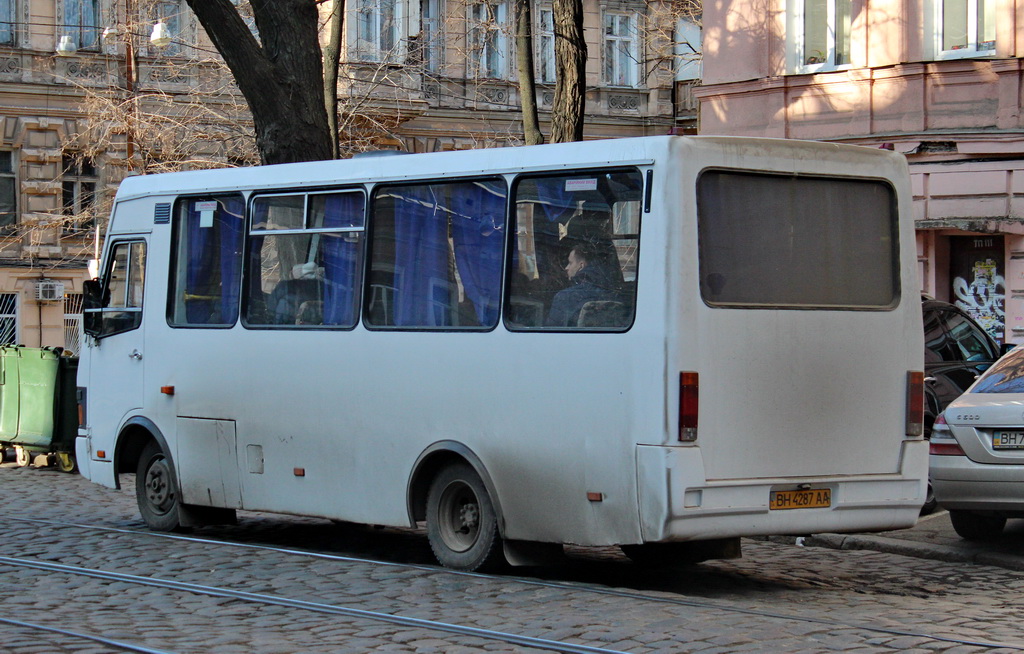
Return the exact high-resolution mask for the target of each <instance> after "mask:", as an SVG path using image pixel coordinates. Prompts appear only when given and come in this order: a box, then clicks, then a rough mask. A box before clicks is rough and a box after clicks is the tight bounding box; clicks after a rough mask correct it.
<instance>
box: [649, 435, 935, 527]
mask: <svg viewBox="0 0 1024 654" xmlns="http://www.w3.org/2000/svg"><path fill="white" fill-rule="evenodd" d="M900 462H901V463H900V469H899V472H896V473H893V474H871V475H844V476H831V477H829V476H821V477H795V478H775V479H739V480H737V479H730V480H713V481H708V480H707V479H705V477H704V463H703V460H702V457H701V453H700V450H699V448H696V447H664V446H643V445H642V446H638V447H637V474H638V483H639V486H640V515H641V532H642V536H643V540H644V542H671V541H690V540H706V539H710V538H730V537H735V536H763V535H773V534H776V535H781V534H795V535H806V534H812V533H824V532H840V533H841V532H858V531H888V530H892V529H903V528H906V527H910V526H913V524H914V523H915V522H916V521H917V518H918V515H919V514H920V510H921V505H922V504H923V503H924V500H925V493H926V490H927V478H928V443H927V442H925V441H904V442H903V447H902V452H901V457H900ZM800 489H804V490H807V491H808V492H811V491H824V490H827V491H828V492H827V493H816V495H817V496H818V501H817V504H819V505H820V506H813V507H806V508H805V507H803V506H800V507H799V508H798V506H796V504H800V502H796V503H794V505H793V506H786V507H781V508H780V507H776V508H773V507H772V506H771V501H772V498H773V496H774V493H775V492H776V491H780V490H785V491H797V490H800ZM825 500H827V505H826V504H825Z"/></svg>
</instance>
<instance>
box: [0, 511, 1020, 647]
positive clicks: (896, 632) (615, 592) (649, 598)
mask: <svg viewBox="0 0 1024 654" xmlns="http://www.w3.org/2000/svg"><path fill="white" fill-rule="evenodd" d="M3 520H5V521H8V522H10V521H17V522H24V523H34V524H39V525H42V526H46V527H47V528H73V529H82V530H92V531H101V532H107V533H118V534H126V535H131V536H141V537H149V538H159V539H168V540H175V541H181V542H189V543H195V544H202V545H213V546H218V547H232V548H238V549H249V550H256V551H265V552H272V553H278V554H284V555H289V556H302V557H308V558H315V559H321V560H329V561H337V562H342V563H358V564H367V565H375V566H386V567H401V568H406V569H410V570H423V571H430V572H436V573H439V574H445V575H454V576H464V577H474V578H481V579H501V580H502V581H505V582H511V583H516V584H523V585H529V586H537V587H544V588H551V589H557V590H564V591H571V592H574V593H589V594H597V595H604V596H613V597H618V598H622V599H628V600H633V601H642V602H651V603H656V604H668V605H675V606H682V607H688V608H697V609H707V610H713V611H715V612H729V613H735V614H743V615H750V616H756V617H759V618H766V619H771V620H786V621H793V622H803V623H811V624H817V625H823V626H830V627H837V628H847V629H855V630H860V631H864V632H867V633H872V634H879V635H885V636H899V637H914V638H923V639H927V640H933V641H936V642H943V643H950V644H953V645H960V646H969V647H984V648H1002V649H1009V650H1017V651H1024V643H1011V642H996V641H988V640H976V639H969V638H960V637H955V636H944V635H938V634H931V633H925V632H921V631H914V630H909V629H897V628H892V627H886V626H880V625H874V624H870V623H862V622H854V621H845V620H834V619H829V618H823V617H814V616H808V615H799V614H793V613H785V612H781V611H771V610H764V609H755V608H746V607H739V606H733V605H729V604H726V603H724V602H716V601H711V600H701V599H692V598H685V597H667V596H665V595H664V594H660V595H650V594H645V593H642V592H637V591H628V590H621V589H615V588H608V587H603V586H599V585H595V584H580V583H571V584H570V583H564V582H558V581H550V580H542V579H534V578H527V577H518V576H510V575H494V574H486V573H479V572H460V571H454V570H450V569H447V568H443V567H440V566H434V565H424V564H415V563H400V562H394V561H385V560H379V559H372V558H365V557H354V556H346V555H340V554H331V553H326V552H318V551H314V550H304V549H296V548H289V547H277V546H272V545H261V544H255V543H239V542H234V541H230V540H222V539H216V538H207V537H199V536H189V535H184V534H169V533H161V532H152V531H146V530H135V529H126V528H119V527H105V526H98V525H87V524H81V523H72V522H58V521H52V520H43V519H38V518H21V517H4V518H3ZM0 564H3V565H16V566H22V567H35V568H36V569H39V570H46V571H50V572H60V573H65V574H76V575H84V576H90V577H94V578H100V579H108V580H111V581H123V582H127V583H135V584H143V585H150V586H157V587H163V588H168V589H172V590H180V591H185V592H192V593H197V594H206V595H214V596H220V597H230V598H233V599H238V600H242V601H250V602H262V603H265V604H276V605H279V606H286V607H290V608H295V609H302V610H310V611H317V612H324V613H334V614H338V615H347V616H349V617H352V618H362V619H369V620H377V621H384V622H390V623H393V624H399V625H403V626H408V627H421V628H424V629H431V630H435V631H444V632H448V633H453V634H458V635H464V636H477V637H480V638H485V639H489V640H501V641H504V642H507V643H510V644H518V645H523V646H527V647H534V648H538V649H546V650H549V651H557V652H573V653H574V652H583V653H587V654H595V653H601V654H606V653H608V652H614V651H615V650H608V649H601V648H592V647H587V646H583V645H574V644H571V643H563V642H560V641H549V640H545V639H539V638H533V637H529V636H518V635H515V634H509V633H505V632H492V631H490V630H486V629H478V628H475V627H465V626H460V625H454V624H448V623H441V622H435V621H430V620H426V621H424V620H419V619H417V618H408V617H404V616H398V615H393V614H388V613H379V612H373V611H364V610H362V609H356V608H352V607H344V606H338V605H331V604H320V603H316V602H306V601H302V600H292V599H289V598H284V597H279V596H274V595H265V594H260V593H249V592H246V591H239V590H233V589H227V588H218V587H214V586H203V585H198V584H189V583H185V582H178V581H173V580H167V579H156V578H149V577H140V576H135V575H126V574H123V573H117V572H106V571H102V570H94V569H88V568H78V567H76V566H66V565H63V564H57V563H50V562H43V561H32V560H28V559H20V558H16V557H7V556H0ZM520 639H522V640H520Z"/></svg>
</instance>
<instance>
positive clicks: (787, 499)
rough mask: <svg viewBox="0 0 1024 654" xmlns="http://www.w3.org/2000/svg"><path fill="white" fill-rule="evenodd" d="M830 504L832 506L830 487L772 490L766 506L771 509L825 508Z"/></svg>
mask: <svg viewBox="0 0 1024 654" xmlns="http://www.w3.org/2000/svg"><path fill="white" fill-rule="evenodd" d="M830 506H832V489H830V488H808V489H807V490H784V491H772V492H771V494H770V495H769V497H768V508H769V509H771V510H772V511H782V510H785V509H823V508H825V509H827V508H828V507H830Z"/></svg>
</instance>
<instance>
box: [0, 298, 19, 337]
mask: <svg viewBox="0 0 1024 654" xmlns="http://www.w3.org/2000/svg"><path fill="white" fill-rule="evenodd" d="M17 342H18V294H17V293H0V345H14V344H15V343H17Z"/></svg>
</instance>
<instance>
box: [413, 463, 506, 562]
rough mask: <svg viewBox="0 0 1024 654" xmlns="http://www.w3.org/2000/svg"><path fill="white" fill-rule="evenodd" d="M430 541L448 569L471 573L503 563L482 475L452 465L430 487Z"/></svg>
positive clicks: (428, 507) (462, 466)
mask: <svg viewBox="0 0 1024 654" xmlns="http://www.w3.org/2000/svg"><path fill="white" fill-rule="evenodd" d="M427 538H428V539H429V540H430V548H431V549H432V550H434V556H436V557H437V560H438V561H439V562H440V563H441V565H443V566H445V567H446V568H455V569H457V570H465V571H467V572H470V571H473V570H482V569H494V568H496V567H499V566H500V565H501V564H502V563H504V553H503V550H502V545H501V536H499V534H498V519H497V516H496V515H495V512H494V506H493V505H492V504H491V498H490V497H489V496H488V495H487V489H486V488H484V484H483V481H481V479H480V475H478V474H476V471H475V470H473V468H472V467H470V466H469V465H467V464H465V463H460V464H457V465H453V466H449V467H447V468H445V469H444V470H442V471H441V473H440V474H439V475H438V476H437V477H436V478H435V479H434V481H433V482H432V483H431V484H430V491H429V492H428V493H427Z"/></svg>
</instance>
